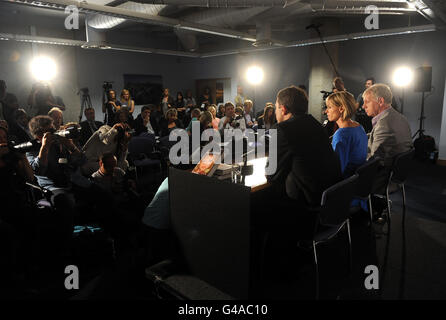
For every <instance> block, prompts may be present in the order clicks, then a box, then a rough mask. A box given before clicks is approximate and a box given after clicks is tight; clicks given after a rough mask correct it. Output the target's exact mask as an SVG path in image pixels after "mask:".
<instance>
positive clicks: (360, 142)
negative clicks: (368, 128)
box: [332, 126, 368, 211]
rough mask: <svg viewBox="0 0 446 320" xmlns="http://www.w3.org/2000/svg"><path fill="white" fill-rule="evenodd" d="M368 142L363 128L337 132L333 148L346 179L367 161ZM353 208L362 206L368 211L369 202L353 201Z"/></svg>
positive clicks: (348, 128) (341, 129)
mask: <svg viewBox="0 0 446 320" xmlns="http://www.w3.org/2000/svg"><path fill="white" fill-rule="evenodd" d="M367 142H368V137H367V134H366V133H365V131H364V128H363V127H362V126H357V127H347V128H339V129H338V130H336V132H335V134H334V136H333V141H332V146H333V150H334V151H335V152H336V153H337V155H338V157H339V161H340V163H341V172H342V175H343V176H344V177H345V178H347V177H349V176H351V175H353V174H354V173H355V171H356V169H357V168H358V167H360V166H361V165H363V164H364V163H365V162H366V161H367ZM351 206H352V207H357V206H360V207H361V208H362V209H363V210H365V211H368V206H367V201H363V200H359V199H353V201H352V204H351Z"/></svg>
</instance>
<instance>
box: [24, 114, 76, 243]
mask: <svg viewBox="0 0 446 320" xmlns="http://www.w3.org/2000/svg"><path fill="white" fill-rule="evenodd" d="M29 129H30V131H31V134H32V135H33V137H34V138H35V141H34V143H33V145H34V146H37V147H34V148H32V150H30V151H28V152H27V153H26V156H27V158H28V161H29V163H30V165H31V167H32V168H33V170H34V174H35V176H36V178H37V182H38V184H39V186H40V187H42V188H44V189H46V190H49V191H51V194H52V195H51V199H50V202H51V205H52V206H53V207H54V209H55V211H56V216H57V219H58V220H59V221H58V224H59V225H60V230H61V232H63V233H64V236H65V237H66V238H65V240H66V241H69V239H70V237H71V232H72V228H73V219H74V204H75V200H74V195H73V193H72V192H71V186H72V180H71V178H72V176H73V174H74V172H76V170H77V169H78V167H79V166H80V165H82V163H83V162H84V161H85V158H84V156H83V154H82V153H81V151H79V149H78V148H77V147H76V145H75V144H74V143H73V140H72V139H71V138H72V137H73V136H74V135H75V133H76V132H78V131H77V130H73V129H72V130H62V131H55V128H54V124H53V120H52V119H51V118H50V117H48V116H36V117H34V118H32V119H31V121H30V122H29Z"/></svg>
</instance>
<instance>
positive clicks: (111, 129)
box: [82, 110, 132, 177]
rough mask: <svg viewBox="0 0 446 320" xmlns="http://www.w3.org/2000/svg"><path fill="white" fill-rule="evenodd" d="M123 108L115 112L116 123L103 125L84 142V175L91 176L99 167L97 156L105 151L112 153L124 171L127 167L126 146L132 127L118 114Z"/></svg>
mask: <svg viewBox="0 0 446 320" xmlns="http://www.w3.org/2000/svg"><path fill="white" fill-rule="evenodd" d="M122 112H125V110H119V111H118V112H117V114H116V119H117V123H116V124H114V125H113V126H109V125H103V126H102V127H100V128H99V130H98V131H96V132H95V133H94V134H93V135H92V136H91V137H90V139H88V141H87V142H86V143H85V145H84V147H83V148H82V150H83V151H84V153H85V156H86V157H87V163H85V165H84V166H83V167H82V173H83V175H85V176H88V177H89V176H91V175H92V174H93V173H94V172H96V171H97V170H98V169H99V158H100V157H101V155H103V154H105V153H113V154H114V155H115V156H116V159H117V160H118V164H117V166H118V167H119V168H121V169H123V170H124V171H125V170H127V168H128V162H127V160H126V158H127V147H128V143H129V141H130V139H131V137H132V129H131V128H130V126H129V125H128V124H127V123H125V122H120V121H122V120H124V119H123V118H124V117H121V116H120V114H121V113H122Z"/></svg>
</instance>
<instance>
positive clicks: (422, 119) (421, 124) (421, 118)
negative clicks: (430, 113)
mask: <svg viewBox="0 0 446 320" xmlns="http://www.w3.org/2000/svg"><path fill="white" fill-rule="evenodd" d="M424 93H425V92H424V91H423V93H422V95H421V114H420V119H419V120H420V128H419V129H418V131H417V132H415V134H414V135H413V137H412V139H413V138H415V137H416V136H417V134H419V135H420V138H421V137H423V136H424V129H423V121H424V119H425V118H426V117H425V116H424Z"/></svg>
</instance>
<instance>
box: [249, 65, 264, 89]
mask: <svg viewBox="0 0 446 320" xmlns="http://www.w3.org/2000/svg"><path fill="white" fill-rule="evenodd" d="M246 80H248V82H249V83H251V84H253V85H257V84H260V83H261V82H262V81H263V70H262V69H261V68H260V67H257V66H252V67H249V68H248V70H247V71H246Z"/></svg>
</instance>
